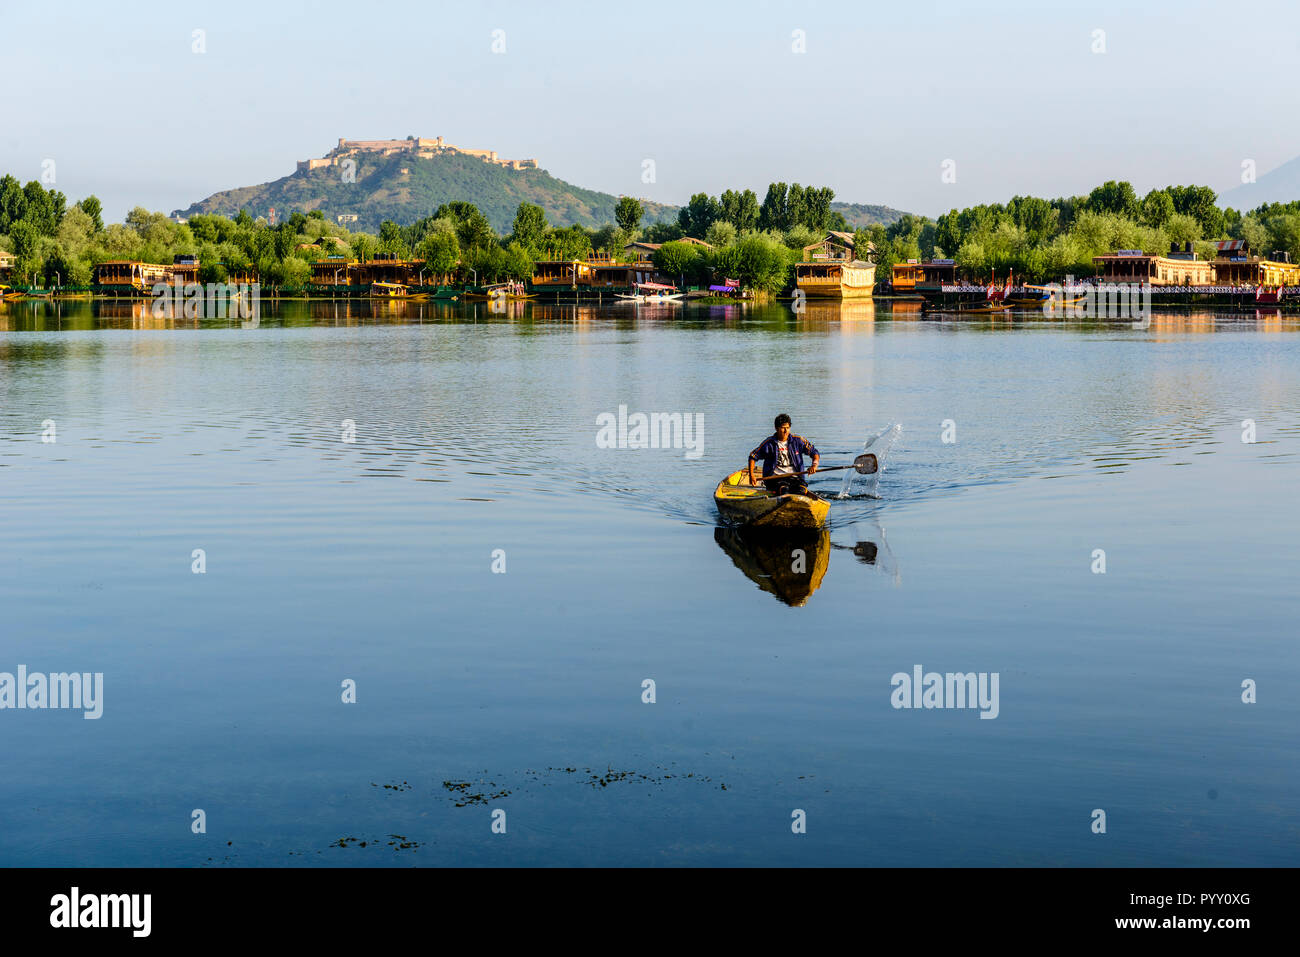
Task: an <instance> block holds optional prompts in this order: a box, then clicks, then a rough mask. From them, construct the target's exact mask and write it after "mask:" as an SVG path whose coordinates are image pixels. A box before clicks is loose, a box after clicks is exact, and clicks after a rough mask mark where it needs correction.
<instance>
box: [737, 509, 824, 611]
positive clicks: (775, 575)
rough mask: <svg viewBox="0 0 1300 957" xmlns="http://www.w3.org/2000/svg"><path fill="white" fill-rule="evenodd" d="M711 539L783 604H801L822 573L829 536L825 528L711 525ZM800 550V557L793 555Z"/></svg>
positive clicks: (750, 578) (818, 584)
mask: <svg viewBox="0 0 1300 957" xmlns="http://www.w3.org/2000/svg"><path fill="white" fill-rule="evenodd" d="M713 540H714V541H715V542H717V543H718V546H719V547H720V548H721V549H722V550H723V551H724V552H726V553H727V556H728V557H729V558H730V559H731V561H732V563H733V564H734V565H735V566H736V567H737V568H739V569H740V570H741V571H742V572H744V573H745V577H746V578H748V579H749V580H750V581H752V582H753V583H754V584H755V585H757V586H758V587H759V588H761V589H762V590H763V591H765V592H769V593H770V594H773V595H775V596H776V597H777V598H779V599H780V600H781V601H783V602H785V603H786V604H787V605H791V606H794V607H796V608H797V607H799V606H801V605H803V604H805V603H806V602H807V601H808V599H809V598H810V597H811V596H812V593H813V592H815V591H816V590H817V589H818V588H820V587H821V583H822V579H823V578H825V577H826V568H827V566H828V565H829V564H830V557H831V536H830V532H828V531H827V530H826V529H824V528H822V529H808V530H803V529H799V530H796V531H793V532H787V533H781V532H771V531H763V530H762V529H751V528H736V527H732V528H715V529H714V530H713ZM796 550H799V551H802V552H803V558H802V561H798V560H796V559H795V558H794V553H795V551H796Z"/></svg>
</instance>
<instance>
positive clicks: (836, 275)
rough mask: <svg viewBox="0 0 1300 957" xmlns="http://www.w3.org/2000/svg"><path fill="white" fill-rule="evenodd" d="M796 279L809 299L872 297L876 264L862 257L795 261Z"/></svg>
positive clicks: (797, 284) (796, 282) (796, 283)
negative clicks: (839, 259) (849, 260)
mask: <svg viewBox="0 0 1300 957" xmlns="http://www.w3.org/2000/svg"><path fill="white" fill-rule="evenodd" d="M794 281H795V285H796V286H798V287H799V289H800V290H802V291H803V294H804V295H805V296H807V297H808V298H809V299H870V298H871V291H872V289H873V288H874V287H875V285H876V266H875V264H874V263H868V262H863V261H862V260H861V259H855V260H853V261H852V262H847V261H836V260H818V261H815V262H802V263H795V267H794Z"/></svg>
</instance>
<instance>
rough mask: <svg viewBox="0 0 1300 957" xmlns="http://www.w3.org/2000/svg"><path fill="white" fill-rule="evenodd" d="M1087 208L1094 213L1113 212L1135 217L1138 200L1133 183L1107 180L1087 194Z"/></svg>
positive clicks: (1136, 215) (1130, 217) (1129, 217)
mask: <svg viewBox="0 0 1300 957" xmlns="http://www.w3.org/2000/svg"><path fill="white" fill-rule="evenodd" d="M1088 209H1089V210H1090V211H1092V212H1094V213H1115V214H1116V215H1119V216H1125V217H1127V218H1128V219H1137V217H1138V201H1137V194H1136V193H1134V192H1133V184H1131V183H1128V182H1123V181H1120V182H1116V181H1115V180H1113V179H1112V180H1107V181H1106V182H1105V183H1103V184H1102V185H1101V186H1098V187H1097V188H1096V189H1094V190H1093V191H1092V192H1091V193H1089V194H1088Z"/></svg>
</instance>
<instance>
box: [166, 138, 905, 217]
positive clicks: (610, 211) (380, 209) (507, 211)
mask: <svg viewBox="0 0 1300 957" xmlns="http://www.w3.org/2000/svg"><path fill="white" fill-rule="evenodd" d="M351 159H352V160H353V161H354V162H355V169H351V168H349V169H348V170H347V173H348V174H349V176H351V175H352V174H353V173H354V174H355V177H354V181H348V180H345V177H344V172H345V170H344V169H343V168H341V167H339V166H335V165H328V166H319V167H317V168H314V169H312V168H306V166H307V164H305V163H304V164H299V168H298V169H297V170H296V171H295V172H294V173H292V174H290V175H288V176H284V177H281V178H280V179H277V180H274V181H272V182H269V183H263V184H261V185H259V186H244V187H240V188H237V189H228V190H223V191H221V192H219V193H214V194H213V195H211V196H209V197H208V198H207V199H204V200H201V201H200V202H197V203H194V204H192V205H191V206H189V207H187V208H185V209H178V210H174V211H173V213H172V215H173V216H182V217H185V218H189V217H190V216H194V215H197V214H200V213H216V214H220V215H223V216H234V215H236V214H237V213H238V212H239V211H240V210H241V209H246V210H248V213H249V215H251V216H253V217H258V216H266V217H268V218H269V216H270V212H271V210H272V209H274V210H275V212H276V217H277V218H278V219H280V220H283V219H285V218H287V217H288V216H290V215H292V214H293V213H295V212H303V213H306V212H310V211H311V210H314V209H319V210H320V211H321V212H322V213H324V214H325V216H326V218H327V219H329V220H330V221H332V222H337V221H338V217H340V216H343V217H352V216H355V217H356V219H355V221H353V220H350V219H349V220H346V221H345V223H344V224H345V225H346V226H348V228H350V229H354V230H364V231H366V232H371V233H374V232H378V230H379V226H380V224H381V223H382V222H383V221H384V220H386V219H390V220H392V221H393V222H395V223H398V224H399V225H409V224H410V223H413V222H415V221H416V220H418V219H422V218H424V217H425V216H429V215H431V214H432V213H433V211H434V210H436V209H437V208H438V207H439V206H441V205H442V204H443V203H447V202H452V201H454V200H466V201H468V202H471V203H473V204H474V205H475V206H477V207H478V208H479V209H480V210H482V212H483V214H484V215H485V216H486V217H487V218H488V221H489V222H490V223H491V224H492V228H493V229H495V230H496V231H497V232H498V233H501V234H503V235H504V234H506V233H509V232H510V230H511V227H512V224H513V222H514V218H515V211H516V210H517V209H518V207H519V204H520V203H521V202H524V201H527V202H529V203H535V204H536V205H538V206H540V207H542V209H543V210H544V211H545V213H546V219H547V222H549V223H550V224H551V225H552V226H569V225H573V224H578V225H581V226H587V227H592V228H595V227H599V226H604V225H606V224H609V223H613V222H614V221H615V220H614V207H615V206H616V205H617V203H618V200H619V197H617V196H614V195H611V194H610V193H602V192H599V191H597V190H591V189H583V188H582V187H580V186H574V185H573V184H571V183H566V182H565V181H564V180H561V179H557V178H556V177H554V176H552V175H551V174H550V173H548V172H547V171H546V170H544V169H537V168H525V169H516V168H512V167H511V166H508V165H501V164H498V163H491V162H485V161H484V160H483V159H482V158H480V157H476V156H473V155H469V154H465V153H438V154H437V155H434V156H432V157H430V158H424V157H420V156H417V155H412V154H409V153H407V154H397V155H382V154H379V153H360V154H357V155H355V156H352V157H351ZM641 203H642V205H643V206H644V207H645V217H644V218H643V219H642V221H641V222H642V225H643V226H648V225H651V224H653V223H661V222H675V221H676V219H677V213H678V210H679V209H680V208H681V207H678V206H671V205H668V204H665V203H656V202H652V201H650V200H646V199H642V200H641ZM831 208H832V209H834V210H838V211H839V212H841V213H843V214H844V218H845V219H846V220H847V221H848V222H849V225H850V226H853V227H859V226H865V225H869V224H871V223H877V222H879V223H885V224H889V223H892V222H894V221H895V220H897V219H898V218H899V217H900V216H902V215H903V213H902V212H900V211H899V210H895V209H891V208H890V207H888V206H868V205H862V204H856V203H832V204H831Z"/></svg>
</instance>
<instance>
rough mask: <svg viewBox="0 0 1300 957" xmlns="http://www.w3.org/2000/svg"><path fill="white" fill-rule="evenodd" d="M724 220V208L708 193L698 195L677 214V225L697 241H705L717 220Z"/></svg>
mask: <svg viewBox="0 0 1300 957" xmlns="http://www.w3.org/2000/svg"><path fill="white" fill-rule="evenodd" d="M721 218H722V206H721V205H719V203H718V201H717V200H716V199H714V198H713V197H712V196H710V195H709V194H708V193H696V194H695V195H694V196H692V197H691V198H690V200H689V201H688V202H687V204H686V205H685V206H683V207H682V209H681V211H680V212H679V213H678V214H677V225H678V226H680V227H681V229H682V232H683V233H685V234H686V235H687V236H692V237H694V238H695V239H703V238H704V234H705V233H707V232H708V231H709V227H710V226H712V225H713V224H714V223H715V222H716V221H717V220H719V219H721Z"/></svg>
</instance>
